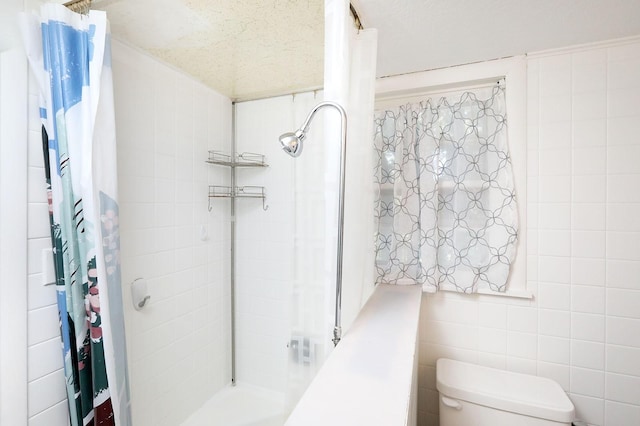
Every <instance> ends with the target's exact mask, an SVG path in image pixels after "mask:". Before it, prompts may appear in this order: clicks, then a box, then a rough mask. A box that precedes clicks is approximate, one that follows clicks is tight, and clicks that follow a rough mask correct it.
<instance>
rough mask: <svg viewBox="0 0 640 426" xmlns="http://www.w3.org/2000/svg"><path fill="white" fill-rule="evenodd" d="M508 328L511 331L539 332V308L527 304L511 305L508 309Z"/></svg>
mask: <svg viewBox="0 0 640 426" xmlns="http://www.w3.org/2000/svg"><path fill="white" fill-rule="evenodd" d="M508 328H509V330H510V331H520V332H524V333H537V332H538V310H537V309H535V308H531V307H526V306H514V305H510V306H509V309H508Z"/></svg>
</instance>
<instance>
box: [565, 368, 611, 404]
mask: <svg viewBox="0 0 640 426" xmlns="http://www.w3.org/2000/svg"><path fill="white" fill-rule="evenodd" d="M571 393H577V394H580V395H586V396H593V397H596V398H602V397H603V396H604V371H597V370H591V369H586V368H576V367H571Z"/></svg>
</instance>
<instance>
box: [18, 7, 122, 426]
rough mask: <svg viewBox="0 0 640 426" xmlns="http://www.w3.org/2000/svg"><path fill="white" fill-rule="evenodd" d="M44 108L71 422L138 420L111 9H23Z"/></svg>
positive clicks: (46, 153)
mask: <svg viewBox="0 0 640 426" xmlns="http://www.w3.org/2000/svg"><path fill="white" fill-rule="evenodd" d="M21 26H22V31H23V38H24V42H25V46H26V50H27V56H28V57H29V62H30V64H31V67H32V70H33V74H34V76H35V78H36V81H37V82H38V85H39V86H40V95H41V96H40V98H41V108H40V117H41V119H42V122H43V126H42V135H43V152H44V163H45V173H46V177H47V194H48V201H49V214H50V224H51V241H52V246H53V253H54V266H55V274H56V282H55V284H56V291H57V301H58V313H59V320H60V333H61V338H62V352H63V354H62V355H63V363H64V373H65V378H66V388H67V399H68V405H69V414H70V420H71V424H72V425H73V426H76V425H93V424H96V425H97V424H101V425H130V424H131V415H130V407H129V405H130V401H129V386H128V374H127V365H126V347H125V336H124V314H123V306H122V295H121V286H120V259H119V256H120V253H119V233H118V203H117V179H116V151H115V150H116V146H115V124H114V123H115V122H114V111H113V87H112V76H111V62H110V58H111V52H110V39H109V37H110V36H109V33H108V21H107V19H106V14H105V13H104V12H100V11H91V12H90V13H89V15H87V16H83V15H79V14H76V13H74V12H71V11H69V10H68V9H67V8H65V7H63V6H60V5H56V4H46V5H44V6H42V8H41V10H40V16H32V15H31V16H28V15H23V16H22V22H21Z"/></svg>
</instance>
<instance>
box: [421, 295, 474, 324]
mask: <svg viewBox="0 0 640 426" xmlns="http://www.w3.org/2000/svg"><path fill="white" fill-rule="evenodd" d="M444 296H445V295H444V294H443V293H437V294H435V295H433V296H432V295H429V296H428V297H425V298H424V302H426V305H427V306H428V308H427V306H425V307H424V308H423V309H422V313H423V315H424V318H426V319H429V320H432V321H449V322H456V323H462V324H477V323H478V310H479V305H478V304H477V303H475V302H469V301H463V300H455V299H452V298H447V297H444Z"/></svg>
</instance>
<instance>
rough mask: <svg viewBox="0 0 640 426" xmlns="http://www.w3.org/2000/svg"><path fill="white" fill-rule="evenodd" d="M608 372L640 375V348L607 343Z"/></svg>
mask: <svg viewBox="0 0 640 426" xmlns="http://www.w3.org/2000/svg"><path fill="white" fill-rule="evenodd" d="M606 355H607V356H606V360H607V365H606V367H607V372H611V373H620V374H628V375H632V376H640V362H639V360H640V348H631V347H628V346H617V345H607V352H606Z"/></svg>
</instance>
